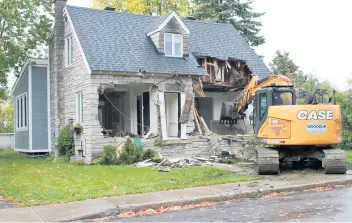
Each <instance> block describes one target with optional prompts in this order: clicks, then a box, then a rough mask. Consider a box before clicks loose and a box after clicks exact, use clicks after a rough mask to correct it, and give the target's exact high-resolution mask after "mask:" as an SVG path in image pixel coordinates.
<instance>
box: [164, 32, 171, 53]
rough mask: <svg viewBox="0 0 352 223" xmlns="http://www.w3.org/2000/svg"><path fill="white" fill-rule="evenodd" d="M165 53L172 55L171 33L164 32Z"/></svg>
mask: <svg viewBox="0 0 352 223" xmlns="http://www.w3.org/2000/svg"><path fill="white" fill-rule="evenodd" d="M165 55H167V56H171V55H172V35H169V34H165Z"/></svg>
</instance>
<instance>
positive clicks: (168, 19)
mask: <svg viewBox="0 0 352 223" xmlns="http://www.w3.org/2000/svg"><path fill="white" fill-rule="evenodd" d="M172 18H175V19H176V20H177V22H178V23H179V24H180V25H181V27H182V28H183V30H184V31H185V32H186V34H187V35H189V29H188V28H187V26H186V25H185V24H184V22H183V21H182V20H181V19H180V17H179V16H178V15H177V14H176V13H175V12H172V13H170V15H169V16H168V17H167V18H166V19H165V20H164V21H163V22H162V23H161V24H160V25H159V26H158V28H157V29H155V30H153V31H151V32H149V33H147V36H151V35H153V34H154V33H157V32H160V31H161V30H162V29H163V28H164V27H165V26H166V24H168V23H169V22H170V20H171V19H172Z"/></svg>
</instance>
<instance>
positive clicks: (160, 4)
mask: <svg viewBox="0 0 352 223" xmlns="http://www.w3.org/2000/svg"><path fill="white" fill-rule="evenodd" d="M162 10H163V0H160V2H159V9H158V14H159V15H161V12H162Z"/></svg>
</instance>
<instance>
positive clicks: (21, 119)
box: [15, 92, 29, 132]
mask: <svg viewBox="0 0 352 223" xmlns="http://www.w3.org/2000/svg"><path fill="white" fill-rule="evenodd" d="M21 99H22V106H21ZM24 99H26V100H24ZM28 102H29V100H28V94H27V92H26V93H23V94H21V95H18V96H17V97H16V101H15V108H16V109H15V117H16V121H15V124H16V132H22V131H28V122H29V120H28V117H29V115H28V111H29V109H28V104H29V103H28ZM25 108H26V109H25ZM24 114H25V115H24ZM25 120H26V122H25Z"/></svg>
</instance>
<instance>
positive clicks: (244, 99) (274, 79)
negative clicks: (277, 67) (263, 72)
mask: <svg viewBox="0 0 352 223" xmlns="http://www.w3.org/2000/svg"><path fill="white" fill-rule="evenodd" d="M292 85H293V82H292V81H291V79H290V78H288V77H286V76H283V75H271V76H268V77H267V78H264V79H262V80H259V77H258V76H253V77H252V79H251V81H250V82H249V83H248V85H247V86H246V88H245V89H244V90H243V92H242V94H241V96H240V98H239V100H238V102H237V103H236V104H235V107H234V108H232V110H233V112H234V117H235V118H238V117H240V116H241V115H242V114H243V113H244V112H245V111H246V110H247V108H248V105H249V104H250V103H251V102H252V100H253V98H254V96H255V94H256V92H257V91H258V90H260V89H261V88H263V87H269V86H292Z"/></svg>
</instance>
